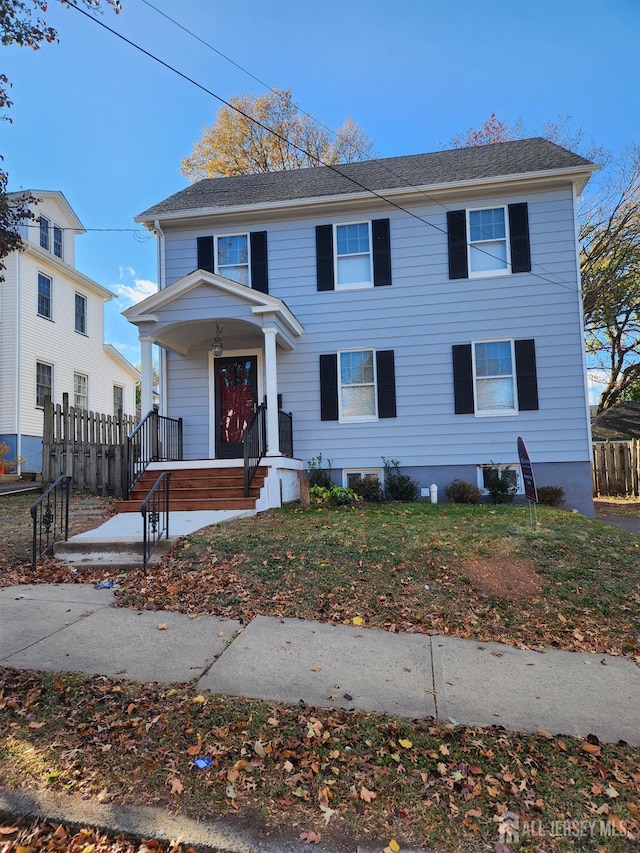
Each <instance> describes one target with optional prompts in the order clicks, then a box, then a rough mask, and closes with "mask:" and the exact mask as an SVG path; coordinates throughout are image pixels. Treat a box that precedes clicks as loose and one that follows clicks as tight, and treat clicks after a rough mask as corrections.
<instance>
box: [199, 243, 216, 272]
mask: <svg viewBox="0 0 640 853" xmlns="http://www.w3.org/2000/svg"><path fill="white" fill-rule="evenodd" d="M197 268H198V269H199V270H205V272H213V237H198V267H197Z"/></svg>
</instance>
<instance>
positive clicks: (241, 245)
mask: <svg viewBox="0 0 640 853" xmlns="http://www.w3.org/2000/svg"><path fill="white" fill-rule="evenodd" d="M216 272H217V273H218V275H221V276H223V277H224V278H229V279H231V281H237V282H238V284H246V285H247V286H248V285H249V235H248V234H230V235H226V236H224V237H218V238H217V239H216Z"/></svg>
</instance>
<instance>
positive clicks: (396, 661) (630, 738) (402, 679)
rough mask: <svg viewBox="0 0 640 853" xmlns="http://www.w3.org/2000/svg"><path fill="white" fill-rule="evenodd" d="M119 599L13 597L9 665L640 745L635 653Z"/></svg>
mask: <svg viewBox="0 0 640 853" xmlns="http://www.w3.org/2000/svg"><path fill="white" fill-rule="evenodd" d="M114 600H115V593H114V592H113V591H112V590H104V589H95V588H94V587H93V586H91V585H87V584H60V585H47V584H42V585H29V586H13V587H4V588H0V626H1V627H0V666H5V667H13V668H17V669H34V670H48V671H67V672H83V673H89V674H100V675H107V676H110V677H115V678H126V679H133V680H136V681H146V682H159V683H185V682H190V683H192V684H193V687H194V690H195V691H206V690H209V691H212V692H215V693H222V694H226V695H230V696H246V697H249V698H254V699H266V700H272V701H275V702H289V703H295V702H298V701H300V700H303V701H305V702H307V703H308V704H311V705H317V706H323V707H343V708H352V709H360V710H363V711H368V712H376V713H383V714H397V715H400V716H404V717H409V718H422V717H425V716H432V717H437V718H439V719H442V720H450V721H454V722H455V723H460V724H464V725H479V726H492V725H500V726H504V727H505V728H506V729H511V730H514V731H523V732H536V731H538V730H539V729H544V730H546V731H549V732H551V733H553V734H565V735H580V736H582V737H585V736H586V735H588V734H594V735H596V736H597V737H598V738H599V739H600V740H602V741H613V742H615V741H618V740H624V741H626V742H627V743H629V744H632V745H640V711H639V710H638V709H640V669H639V668H638V667H637V666H636V665H635V664H634V663H633V662H632V661H630V660H628V659H625V658H620V657H613V656H609V655H595V654H579V653H574V652H563V651H556V650H549V649H547V650H544V651H533V650H520V649H515V648H513V647H511V646H507V645H501V644H499V643H478V642H476V641H474V640H465V639H459V638H456V637H447V636H439V635H438V636H433V637H431V636H427V635H425V634H392V633H389V632H386V631H379V630H373V629H367V628H356V627H353V626H347V625H327V624H323V623H315V622H307V621H303V620H298V619H277V618H272V617H266V616H259V617H257V618H256V619H254V620H253V621H252V622H251V623H250V624H249V625H248V626H246V627H245V626H242V625H241V624H240V623H239V622H236V621H233V620H225V619H218V618H216V617H213V616H200V617H198V618H196V619H193V618H190V617H188V616H186V615H183V614H179V613H169V612H162V611H144V612H138V611H134V610H126V609H124V608H114V607H112V606H111V605H112V604H113V602H114ZM160 625H162V626H164V627H163V628H162V629H160V630H159V626H160Z"/></svg>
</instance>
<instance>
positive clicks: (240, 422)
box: [124, 270, 304, 459]
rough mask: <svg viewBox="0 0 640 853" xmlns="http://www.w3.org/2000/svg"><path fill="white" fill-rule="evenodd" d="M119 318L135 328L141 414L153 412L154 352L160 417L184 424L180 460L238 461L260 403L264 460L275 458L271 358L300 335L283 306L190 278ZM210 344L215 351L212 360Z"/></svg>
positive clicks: (204, 275)
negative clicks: (154, 351)
mask: <svg viewBox="0 0 640 853" xmlns="http://www.w3.org/2000/svg"><path fill="white" fill-rule="evenodd" d="M124 316H125V317H126V318H127V319H128V320H129V322H131V323H133V324H134V325H135V326H137V328H138V335H139V339H140V342H141V349H142V395H141V397H142V411H143V414H146V413H147V412H148V411H150V410H151V408H152V404H153V397H152V386H153V364H152V354H151V353H152V350H151V348H152V345H153V344H156V345H158V346H159V347H160V348H161V365H162V367H161V383H162V384H161V393H160V411H161V413H162V414H166V415H169V416H172V417H183V416H184V417H185V426H184V430H185V458H186V459H195V458H200V459H202V458H209V459H232V458H237V457H239V456H240V455H241V440H242V434H243V432H244V429H245V428H246V426H247V423H248V420H249V419H250V416H251V414H252V413H253V411H254V410H255V407H256V405H257V404H258V403H259V402H260V401H264V402H265V403H266V441H267V452H266V455H267V456H269V457H277V456H280V455H281V448H280V442H279V412H278V409H279V406H278V351H279V350H281V351H291V350H293V349H294V348H295V346H296V344H297V342H298V340H299V338H300V337H301V335H302V334H303V331H304V330H303V327H302V325H301V324H300V323H299V321H298V320H297V319H296V317H295V316H294V315H293V313H292V312H291V311H290V310H289V309H288V308H287V306H286V305H285V304H284V302H282V300H280V299H277V298H275V297H273V296H269V295H268V294H264V293H261V292H258V291H255V290H252V289H251V288H249V287H247V286H246V285H243V284H239V283H237V282H235V281H231V280H229V279H226V278H223V277H222V276H219V275H216V274H214V273H210V272H206V271H203V270H195V271H194V272H192V273H190V274H189V275H187V276H185V277H184V278H182V279H180V280H178V281H176V282H174V283H173V284H171V285H170V286H168V287H165V288H163V289H162V290H160V291H159V292H158V293H155V294H153V295H152V296H149V297H148V298H147V299H145V300H144V301H142V302H140V303H138V304H137V305H134V306H132V307H131V308H128V309H127V310H126V311H125V312H124ZM216 337H218V338H219V344H221V347H220V346H218V347H217V352H214V351H213V349H212V344H213V342H214V339H215V338H216ZM221 348H222V352H220V349H221ZM187 403H188V406H187ZM187 408H188V412H187V411H186V410H187ZM194 412H196V413H197V414H196V415H194V414H193V413H194ZM205 421H206V427H205ZM205 428H206V430H207V433H208V434H207V435H206V436H205V435H204V430H205ZM190 430H191V431H192V434H191V435H190V433H189V431H190Z"/></svg>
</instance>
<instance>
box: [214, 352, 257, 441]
mask: <svg viewBox="0 0 640 853" xmlns="http://www.w3.org/2000/svg"><path fill="white" fill-rule="evenodd" d="M253 367H254V365H253V362H252V361H250V360H249V359H247V360H243V359H240V360H238V361H234V362H227V363H225V364H223V365H221V366H220V367H219V369H218V383H219V388H220V441H221V442H222V443H223V444H238V443H239V442H241V441H242V436H243V434H244V431H245V429H246V428H247V426H248V425H249V421H250V420H251V417H252V415H253V402H254V384H255V377H254V375H253V373H254V370H253Z"/></svg>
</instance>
